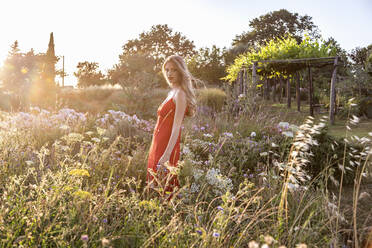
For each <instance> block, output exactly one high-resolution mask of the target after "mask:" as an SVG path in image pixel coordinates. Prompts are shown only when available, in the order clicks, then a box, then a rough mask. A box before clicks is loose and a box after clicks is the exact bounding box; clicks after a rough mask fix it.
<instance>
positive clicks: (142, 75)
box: [108, 53, 162, 88]
mask: <svg viewBox="0 0 372 248" xmlns="http://www.w3.org/2000/svg"><path fill="white" fill-rule="evenodd" d="M155 66H156V65H155V60H154V59H153V58H152V57H150V56H147V55H145V54H141V53H135V54H127V55H125V56H124V55H123V56H122V57H121V61H120V63H119V64H117V65H115V66H114V68H113V69H111V70H109V72H108V78H109V81H110V82H111V83H112V84H119V85H121V86H122V87H137V86H138V85H139V84H146V86H147V87H149V88H152V87H154V86H157V85H158V81H160V79H159V76H158V74H157V73H156V71H155ZM161 79H162V78H161Z"/></svg>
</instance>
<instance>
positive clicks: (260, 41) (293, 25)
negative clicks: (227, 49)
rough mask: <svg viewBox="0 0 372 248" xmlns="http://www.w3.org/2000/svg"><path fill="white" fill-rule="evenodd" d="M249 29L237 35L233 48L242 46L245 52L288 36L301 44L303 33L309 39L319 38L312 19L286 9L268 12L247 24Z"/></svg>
mask: <svg viewBox="0 0 372 248" xmlns="http://www.w3.org/2000/svg"><path fill="white" fill-rule="evenodd" d="M249 27H250V28H251V30H250V31H248V32H243V33H242V34H241V35H237V36H236V37H235V39H234V40H233V46H234V47H235V46H238V45H244V46H245V51H246V50H248V49H249V48H257V47H258V46H259V45H264V44H266V42H268V41H270V40H273V39H276V38H284V37H285V36H286V35H288V34H290V35H291V36H292V37H294V38H295V39H296V40H297V43H298V44H299V43H301V41H302V38H303V36H304V34H305V33H307V34H308V35H309V36H310V37H311V38H320V35H319V31H318V27H317V26H316V25H315V24H314V23H313V21H312V17H310V16H308V15H304V16H300V15H299V14H298V13H291V12H289V11H288V10H286V9H281V10H278V11H273V12H269V13H267V14H265V15H262V16H260V17H258V18H254V19H253V20H251V21H250V22H249Z"/></svg>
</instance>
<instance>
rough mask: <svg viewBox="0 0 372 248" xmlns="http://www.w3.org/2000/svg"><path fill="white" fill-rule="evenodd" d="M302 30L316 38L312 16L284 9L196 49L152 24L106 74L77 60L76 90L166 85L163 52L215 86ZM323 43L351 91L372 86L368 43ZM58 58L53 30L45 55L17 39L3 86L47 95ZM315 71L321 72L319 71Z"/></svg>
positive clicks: (20, 93) (2, 73)
mask: <svg viewBox="0 0 372 248" xmlns="http://www.w3.org/2000/svg"><path fill="white" fill-rule="evenodd" d="M305 34H306V35H307V36H308V37H310V39H312V40H315V39H318V38H320V37H321V36H320V31H319V28H318V27H317V26H316V25H315V24H314V22H313V21H312V17H310V16H308V15H304V16H301V15H299V14H298V13H291V12H289V11H288V10H285V9H281V10H278V11H273V12H269V13H267V14H265V15H261V16H259V17H257V18H254V19H252V20H250V21H249V22H248V30H247V31H244V32H242V33H241V34H238V35H236V36H235V38H233V39H232V43H231V47H229V48H226V47H223V48H219V47H217V46H216V45H212V46H211V47H202V48H199V49H196V47H195V45H194V42H193V41H191V40H189V39H188V38H187V37H186V36H184V35H183V34H181V33H180V32H176V31H174V30H172V29H171V28H170V27H169V26H168V25H166V24H164V25H154V26H152V27H151V29H150V30H149V31H145V32H142V33H140V34H139V36H138V37H137V38H135V39H131V40H128V41H127V42H126V43H125V44H124V45H123V47H122V53H121V54H120V55H119V61H118V63H117V64H115V65H114V66H113V67H112V68H111V69H110V70H108V71H107V73H102V72H101V71H100V70H99V64H98V63H97V62H91V61H83V62H79V63H78V65H77V71H76V72H75V73H74V75H75V76H76V78H77V80H78V84H77V86H78V87H80V88H83V87H88V86H91V85H103V84H119V85H121V86H123V87H128V86H139V85H141V86H143V85H146V87H148V88H152V87H155V86H160V87H166V84H165V81H164V79H163V77H162V76H161V65H162V63H163V61H164V59H165V58H166V57H167V56H169V55H172V54H179V55H181V56H183V57H185V59H186V61H187V63H188V66H189V69H190V71H191V73H192V74H193V75H195V76H196V77H197V78H199V79H200V80H202V81H204V82H205V84H209V85H214V86H219V85H221V84H222V83H223V82H224V80H222V78H223V77H225V76H226V74H227V73H226V69H227V68H228V67H229V66H230V65H232V64H233V63H234V61H235V60H236V59H237V58H238V57H239V55H241V54H244V53H250V52H252V51H258V50H259V49H260V47H262V46H264V45H265V44H267V43H268V42H269V41H271V40H274V39H277V38H284V37H287V36H288V35H291V37H294V38H295V39H296V41H297V43H298V44H300V43H301V42H302V39H303V37H304V36H305ZM325 44H327V45H328V44H329V45H330V46H332V47H333V48H334V49H336V50H337V55H338V56H341V57H342V58H343V60H344V61H345V62H346V66H345V67H344V68H341V69H340V70H339V74H340V75H341V76H343V77H348V78H349V79H350V80H349V81H353V80H354V83H353V84H352V87H354V86H355V85H356V86H355V87H356V89H355V90H357V91H358V92H360V93H361V94H362V93H363V92H364V94H368V92H369V91H368V90H366V89H368V87H370V85H371V84H372V83H371V76H372V75H371V74H372V45H370V46H368V47H362V48H360V47H357V48H355V49H353V50H352V51H351V52H350V53H347V52H346V51H345V50H344V49H342V48H341V47H340V45H339V44H338V42H337V41H336V40H335V39H333V38H332V37H330V38H329V39H328V40H326V41H325ZM57 61H58V58H57V57H56V55H55V53H54V38H53V33H52V34H51V36H50V41H49V46H48V50H47V52H46V53H38V54H35V52H34V50H33V49H31V50H30V51H29V52H26V53H22V52H21V51H20V50H19V47H18V42H17V41H16V42H14V44H12V46H11V49H10V51H9V54H8V57H7V59H6V60H5V62H4V65H3V67H2V68H1V70H0V80H1V81H2V84H3V88H4V89H6V90H8V91H9V92H12V94H14V95H15V96H17V97H18V98H19V101H28V102H32V101H37V99H43V98H44V99H45V97H46V96H48V97H49V98H50V95H52V94H49V93H50V92H54V91H55V90H56V87H57V85H56V82H55V76H56V75H61V74H62V72H61V71H59V70H56V68H55V65H56V62H57ZM316 73H318V74H319V75H322V70H319V71H317V72H316ZM325 78H328V75H325V76H324V80H323V81H324V82H325V84H326V79H325ZM353 78H354V79H353ZM356 80H358V82H356ZM366 92H367V93H366ZM25 94H27V96H25ZM40 96H41V97H40Z"/></svg>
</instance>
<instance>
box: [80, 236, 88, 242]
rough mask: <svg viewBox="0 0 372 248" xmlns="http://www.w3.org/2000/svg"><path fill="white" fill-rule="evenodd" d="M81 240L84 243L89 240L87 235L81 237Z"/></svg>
mask: <svg viewBox="0 0 372 248" xmlns="http://www.w3.org/2000/svg"><path fill="white" fill-rule="evenodd" d="M81 240H82V241H84V242H87V241H88V240H89V237H88V235H87V234H83V235H81Z"/></svg>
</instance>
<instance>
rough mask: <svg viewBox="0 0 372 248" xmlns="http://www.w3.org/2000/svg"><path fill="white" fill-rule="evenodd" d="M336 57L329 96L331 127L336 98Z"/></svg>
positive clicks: (333, 120)
mask: <svg viewBox="0 0 372 248" xmlns="http://www.w3.org/2000/svg"><path fill="white" fill-rule="evenodd" d="M337 64H338V57H336V58H335V60H334V64H333V72H332V79H331V95H330V97H329V121H330V124H331V125H334V124H335V98H336V76H337Z"/></svg>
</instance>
